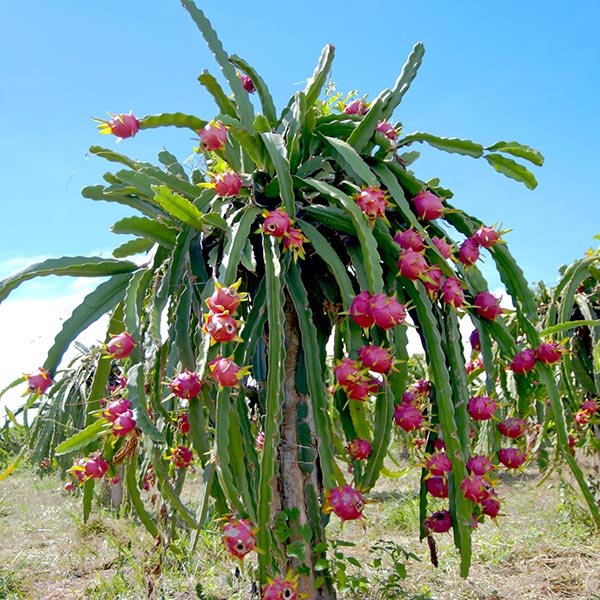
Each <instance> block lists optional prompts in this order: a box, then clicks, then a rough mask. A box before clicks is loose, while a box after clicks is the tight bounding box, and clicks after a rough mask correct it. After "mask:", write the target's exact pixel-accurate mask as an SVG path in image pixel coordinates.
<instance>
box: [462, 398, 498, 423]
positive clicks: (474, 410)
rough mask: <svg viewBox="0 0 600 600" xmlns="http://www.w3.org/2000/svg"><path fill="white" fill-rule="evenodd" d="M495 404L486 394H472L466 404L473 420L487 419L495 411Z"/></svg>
mask: <svg viewBox="0 0 600 600" xmlns="http://www.w3.org/2000/svg"><path fill="white" fill-rule="evenodd" d="M496 408H497V404H496V403H495V402H494V401H493V400H492V399H491V398H488V397H487V396H473V397H472V398H471V399H470V400H469V403H468V404H467V410H468V411H469V414H470V415H471V417H472V418H473V419H475V421H487V420H488V419H491V418H492V416H493V415H494V412H495V411H496Z"/></svg>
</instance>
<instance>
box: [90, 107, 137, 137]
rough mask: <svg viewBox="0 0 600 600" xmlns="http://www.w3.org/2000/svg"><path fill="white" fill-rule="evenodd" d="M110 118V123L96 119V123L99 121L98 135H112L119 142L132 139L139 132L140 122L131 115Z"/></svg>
mask: <svg viewBox="0 0 600 600" xmlns="http://www.w3.org/2000/svg"><path fill="white" fill-rule="evenodd" d="M109 114H110V113H109ZM110 116H111V119H110V121H103V120H101V119H96V121H100V124H99V125H98V129H99V130H100V133H103V134H106V133H112V134H113V135H116V136H117V137H118V138H119V140H124V139H126V138H130V137H133V136H134V135H135V134H136V133H137V132H138V131H139V128H140V122H139V121H138V120H137V119H136V118H135V117H134V116H133V113H131V112H130V113H129V114H121V115H110Z"/></svg>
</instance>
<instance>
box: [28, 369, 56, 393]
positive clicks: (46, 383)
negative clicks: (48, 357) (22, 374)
mask: <svg viewBox="0 0 600 600" xmlns="http://www.w3.org/2000/svg"><path fill="white" fill-rule="evenodd" d="M53 383H54V381H52V377H50V372H49V371H48V370H47V369H44V368H43V367H40V368H39V369H38V370H37V371H34V372H33V373H30V374H29V375H27V390H28V392H29V393H30V394H38V395H40V396H41V395H42V394H43V393H45V392H46V390H47V389H48V388H49V387H50V386H51V385H52V384H53Z"/></svg>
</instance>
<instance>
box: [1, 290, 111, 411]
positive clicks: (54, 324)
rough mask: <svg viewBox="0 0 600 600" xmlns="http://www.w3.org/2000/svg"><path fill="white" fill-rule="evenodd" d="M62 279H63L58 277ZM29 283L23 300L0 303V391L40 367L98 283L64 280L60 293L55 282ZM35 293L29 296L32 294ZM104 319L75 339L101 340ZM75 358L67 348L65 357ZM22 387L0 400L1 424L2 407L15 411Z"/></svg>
mask: <svg viewBox="0 0 600 600" xmlns="http://www.w3.org/2000/svg"><path fill="white" fill-rule="evenodd" d="M61 279H62V278H61ZM29 283H30V282H28V284H27V292H28V295H27V296H26V297H21V296H22V295H17V294H15V297H14V298H13V296H9V298H8V299H7V300H5V301H4V302H2V303H1V304H0V331H1V332H2V338H1V340H0V390H1V389H4V388H5V387H6V386H7V385H9V384H10V383H11V382H12V381H14V380H15V379H18V378H19V377H21V376H22V375H23V374H24V373H30V372H32V371H35V370H36V369H37V368H38V367H40V366H42V364H43V363H44V361H45V359H46V354H47V351H48V349H49V348H50V346H51V345H52V343H53V342H54V338H55V336H56V335H57V334H58V332H59V331H60V329H61V327H62V324H63V322H64V321H65V320H66V319H68V318H69V317H70V316H71V313H72V311H73V309H74V308H75V307H77V305H78V304H79V303H80V302H81V301H82V300H83V298H84V297H85V296H86V295H87V294H88V293H89V292H90V291H92V290H93V289H94V288H95V287H96V286H97V285H98V284H99V283H100V282H99V281H98V280H94V281H90V280H89V279H83V278H82V279H79V278H77V279H68V280H65V279H63V285H62V293H60V294H58V295H57V292H58V291H59V290H58V289H57V288H58V286H57V283H56V282H55V281H52V282H48V283H45V282H44V280H42V279H40V280H37V281H35V282H31V284H33V285H30V284H29ZM32 292H35V295H34V296H32V295H31V293H32ZM106 327H107V319H106V318H104V319H101V320H99V321H97V322H96V323H94V324H93V325H92V326H91V327H89V328H88V329H87V330H86V331H84V332H83V333H82V334H81V335H80V336H79V338H78V340H79V341H80V342H81V343H83V344H85V345H91V344H94V343H98V342H100V341H102V340H103V339H104V336H105V331H106ZM74 355H75V351H74V350H73V349H70V350H69V351H67V354H66V355H65V360H69V358H72V357H73V356H74ZM23 390H24V386H17V387H16V388H13V389H12V390H10V391H9V392H7V393H6V394H5V395H4V396H3V397H2V398H1V399H0V421H1V420H2V418H3V416H4V410H3V407H4V406H8V408H9V409H11V410H14V409H15V408H16V407H18V406H19V405H21V404H22V402H23V398H22V397H21V394H22V393H23Z"/></svg>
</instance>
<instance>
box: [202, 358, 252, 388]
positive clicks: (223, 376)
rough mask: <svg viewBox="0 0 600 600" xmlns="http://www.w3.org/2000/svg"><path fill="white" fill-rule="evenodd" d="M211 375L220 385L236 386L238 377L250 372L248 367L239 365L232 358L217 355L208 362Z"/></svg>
mask: <svg viewBox="0 0 600 600" xmlns="http://www.w3.org/2000/svg"><path fill="white" fill-rule="evenodd" d="M208 369H209V371H210V374H211V376H212V377H213V378H214V379H215V381H216V382H217V383H218V384H219V385H220V386H222V387H237V386H238V385H239V381H240V379H242V377H245V376H246V375H248V374H249V373H250V367H240V366H238V365H237V364H236V363H235V362H234V361H233V358H223V357H221V356H217V357H216V358H214V359H213V360H211V361H210V363H209V364H208Z"/></svg>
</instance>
